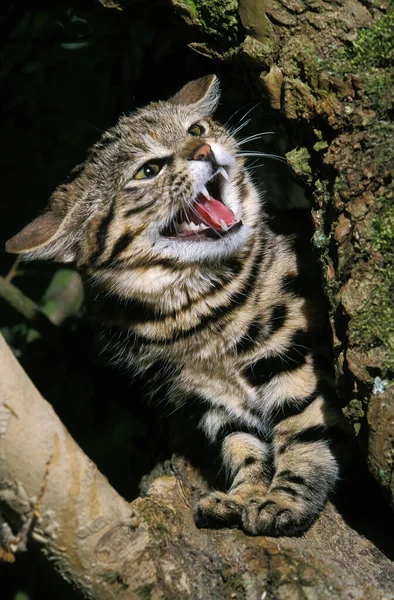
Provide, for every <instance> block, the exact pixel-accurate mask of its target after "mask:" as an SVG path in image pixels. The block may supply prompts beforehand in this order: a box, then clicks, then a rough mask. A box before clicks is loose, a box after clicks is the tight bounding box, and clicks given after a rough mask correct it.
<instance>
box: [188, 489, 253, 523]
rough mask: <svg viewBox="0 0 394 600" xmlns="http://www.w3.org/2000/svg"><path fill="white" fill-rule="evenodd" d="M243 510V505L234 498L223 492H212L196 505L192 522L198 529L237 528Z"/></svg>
mask: <svg viewBox="0 0 394 600" xmlns="http://www.w3.org/2000/svg"><path fill="white" fill-rule="evenodd" d="M243 509H244V504H243V503H241V502H240V501H239V500H238V499H237V498H236V497H234V496H230V495H229V494H224V493H223V492H212V493H210V494H207V495H206V496H204V497H203V498H202V499H201V500H200V501H199V503H198V504H197V506H196V508H195V510H194V521H195V523H196V526H197V527H199V528H201V527H209V528H215V529H216V528H221V527H238V526H239V525H240V524H241V515H242V511H243Z"/></svg>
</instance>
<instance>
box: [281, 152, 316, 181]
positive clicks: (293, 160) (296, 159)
mask: <svg viewBox="0 0 394 600" xmlns="http://www.w3.org/2000/svg"><path fill="white" fill-rule="evenodd" d="M286 158H287V160H288V161H289V163H290V164H291V166H292V168H293V170H294V172H295V174H296V175H299V176H301V177H303V178H304V179H306V181H307V182H308V183H311V181H312V168H311V166H310V164H309V160H310V158H311V157H310V154H309V152H308V150H307V148H299V149H298V150H297V149H296V148H295V149H294V150H291V151H290V152H288V153H287V154H286Z"/></svg>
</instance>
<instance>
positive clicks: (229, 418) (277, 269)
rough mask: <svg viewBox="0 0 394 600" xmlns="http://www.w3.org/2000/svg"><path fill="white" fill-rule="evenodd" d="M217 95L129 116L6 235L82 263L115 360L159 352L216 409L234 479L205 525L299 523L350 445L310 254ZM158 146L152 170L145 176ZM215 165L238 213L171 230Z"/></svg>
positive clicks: (207, 426)
mask: <svg viewBox="0 0 394 600" xmlns="http://www.w3.org/2000/svg"><path fill="white" fill-rule="evenodd" d="M217 102H218V86H217V80H216V78H214V77H212V76H211V77H206V78H202V79H200V80H197V81H195V82H191V83H190V84H188V85H187V86H185V87H184V88H183V89H182V90H181V91H180V92H178V94H177V95H176V96H174V97H173V98H172V99H170V100H169V101H168V102H159V103H153V104H151V105H149V106H147V107H146V108H143V109H141V110H140V111H138V112H136V113H134V114H132V115H130V116H128V117H123V118H121V119H120V121H119V123H118V124H117V125H116V126H115V127H114V128H113V129H111V130H109V131H108V132H106V133H105V134H104V135H103V137H102V138H101V140H100V141H99V142H98V143H97V144H96V145H95V146H93V148H92V149H91V151H90V153H89V156H88V159H87V160H86V162H85V163H84V165H82V166H80V167H78V168H77V169H76V170H75V171H74V172H73V173H72V174H71V175H70V177H69V179H68V181H67V182H66V183H65V184H64V185H63V186H60V187H59V188H58V190H57V191H56V192H55V193H54V195H53V197H52V199H51V202H50V205H49V208H48V210H47V212H46V213H45V214H46V217H45V219H47V221H41V222H40V227H41V229H40V230H39V228H37V227H36V228H34V226H33V228H32V226H30V229H29V230H28V231H27V230H26V231H25V232H22V234H19V236H21V237H19V238H18V236H16V237H15V238H13V239H12V240H11V241H10V243H9V248H10V250H11V251H14V252H22V253H24V254H25V255H26V256H27V257H29V256H30V257H42V258H48V257H50V258H55V259H56V260H60V261H63V262H67V261H74V262H75V264H76V265H77V267H78V268H79V270H80V272H81V274H82V277H83V281H84V285H85V289H86V294H87V299H88V304H89V306H90V311H91V314H92V315H93V316H94V318H95V319H96V321H97V323H98V327H99V328H100V329H101V336H102V343H103V347H104V348H105V349H106V351H108V352H109V353H110V355H111V357H112V361H113V362H114V363H116V364H119V365H121V366H123V367H124V366H126V367H127V368H129V369H130V371H131V372H133V373H135V374H137V373H139V372H143V371H146V370H147V369H150V368H153V369H154V367H155V365H157V364H160V365H161V368H162V371H160V373H161V379H162V380H166V383H168V384H169V385H168V386H167V388H168V400H169V401H170V402H172V403H173V404H174V405H175V406H180V405H182V404H183V403H184V402H186V401H188V398H191V397H193V398H197V399H198V401H199V403H200V404H201V405H202V406H203V407H204V410H205V413H204V415H203V417H202V419H201V422H200V427H201V428H202V429H203V430H204V432H205V433H206V435H207V436H208V438H209V439H210V440H211V441H212V442H218V443H220V444H221V456H222V459H223V463H224V465H225V468H226V469H227V472H228V475H229V478H230V479H231V485H230V488H229V490H228V492H227V493H222V492H213V493H211V494H209V495H207V496H206V497H204V498H202V499H201V501H200V503H199V504H198V506H197V507H196V509H195V518H196V523H197V525H198V526H234V525H235V526H240V527H243V528H244V530H245V531H247V532H249V533H252V534H266V535H299V534H301V533H302V532H303V531H305V530H306V529H307V528H308V527H309V526H310V525H311V524H312V523H313V521H314V520H315V519H316V517H317V516H318V514H319V513H320V511H321V510H322V508H323V506H324V504H325V502H326V499H327V496H328V494H329V493H330V492H331V491H332V490H333V489H334V487H335V483H336V481H337V478H338V474H339V462H338V450H339V448H341V447H342V446H343V445H344V444H346V435H345V433H344V429H343V424H342V421H341V419H340V416H339V414H338V412H337V411H336V410H335V409H334V407H333V405H332V403H331V400H332V397H333V396H334V389H333V383H332V377H331V373H330V357H329V356H328V357H327V356H326V355H325V352H324V350H322V345H321V341H320V338H321V337H322V334H323V337H324V332H325V328H326V317H325V314H324V309H323V308H322V305H321V303H320V300H318V299H317V296H318V293H317V285H318V283H317V280H316V277H315V275H314V274H313V272H312V271H313V270H311V268H310V264H309V263H308V261H309V256H308V251H307V253H306V259H305V261H303V260H300V258H299V252H298V250H299V247H298V246H297V244H298V242H297V240H295V239H294V236H292V235H284V234H280V233H278V232H276V231H275V228H273V227H272V226H270V223H269V220H268V219H267V217H266V215H265V214H264V211H263V207H262V203H261V199H260V198H259V195H258V193H257V191H256V189H255V187H254V186H253V184H252V182H251V179H250V176H249V174H248V172H247V170H246V169H245V166H244V163H243V159H242V157H240V156H239V154H240V152H239V147H238V145H237V142H236V140H235V139H234V138H233V137H232V135H231V134H230V132H229V131H228V130H226V129H225V128H223V127H222V126H221V125H219V124H218V123H216V122H215V121H213V120H212V119H211V116H210V115H211V113H212V112H213V110H214V109H215V107H216V105H217ZM194 123H199V124H200V125H201V126H203V128H204V130H205V131H204V132H202V133H201V134H200V135H198V136H197V137H193V136H192V135H191V134H190V133H188V130H190V127H191V126H192V125H193V124H194ZM200 147H202V148H205V149H206V148H207V147H209V148H210V152H209V159H207V160H201V159H197V158H196V156H201V154H199V153H198V152H197V151H198V149H199V148H200ZM207 156H208V154H207ZM157 159H159V161H161V162H160V165H161V171H160V172H159V174H158V175H157V176H156V177H153V178H152V179H147V180H143V181H139V180H138V179H136V178H135V174H136V173H137V172H138V170H139V169H140V168H141V166H142V165H144V164H146V163H147V162H148V161H149V160H157ZM219 167H223V168H224V169H225V170H226V172H227V173H228V177H229V182H228V183H226V182H221V183H220V185H221V186H222V188H221V189H222V192H223V202H224V203H225V204H226V205H227V206H228V207H229V208H230V209H231V210H232V211H233V212H235V211H236V210H237V211H239V210H242V223H241V224H239V225H238V226H237V228H236V229H235V230H234V232H231V231H230V233H225V232H223V235H221V236H218V237H217V239H206V238H203V239H199V236H197V235H196V236H195V237H194V238H193V237H192V239H182V240H180V239H178V238H177V237H176V235H175V236H174V232H172V234H171V235H170V234H168V235H166V234H165V233H163V232H165V230H166V228H168V227H171V223H172V222H173V220H174V218H175V217H176V215H177V214H179V211H180V210H188V209H189V207H190V204H191V201H192V199H193V198H194V199H195V198H196V197H197V195H198V194H199V193H200V189H202V186H203V185H205V184H206V182H208V180H209V179H210V178H211V177H212V176H215V177H219V176H220V175H218V174H217V169H218V168H219ZM215 173H216V175H215ZM218 185H219V184H218ZM48 214H50V215H51V220H50V226H49V225H47V224H46V223H47V222H49V221H48ZM43 219H44V217H43ZM54 223H55V224H56V227H57V229H56V231H55V233H54ZM175 229H176V228H175ZM29 236H30V237H29ZM29 239H30V240H32V241H30V247H29ZM26 240H27V241H26ZM163 365H164V367H163Z"/></svg>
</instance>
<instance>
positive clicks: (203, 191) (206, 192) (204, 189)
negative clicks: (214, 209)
mask: <svg viewBox="0 0 394 600" xmlns="http://www.w3.org/2000/svg"><path fill="white" fill-rule="evenodd" d="M201 194H202V195H203V196H205V198H206V199H207V200H209V199H210V197H211V195H210V193H209V192H208V190H207V188H206V187H205V185H203V186H202V188H201Z"/></svg>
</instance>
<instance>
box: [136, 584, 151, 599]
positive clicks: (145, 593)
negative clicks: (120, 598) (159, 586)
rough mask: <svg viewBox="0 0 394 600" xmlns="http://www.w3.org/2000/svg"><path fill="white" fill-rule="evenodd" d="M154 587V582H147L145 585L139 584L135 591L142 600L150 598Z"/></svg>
mask: <svg viewBox="0 0 394 600" xmlns="http://www.w3.org/2000/svg"><path fill="white" fill-rule="evenodd" d="M153 587H154V586H153V583H146V584H145V585H140V586H138V587H137V588H136V589H135V590H134V591H135V593H136V594H137V596H139V597H140V598H141V600H150V598H151V596H152V590H153Z"/></svg>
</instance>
